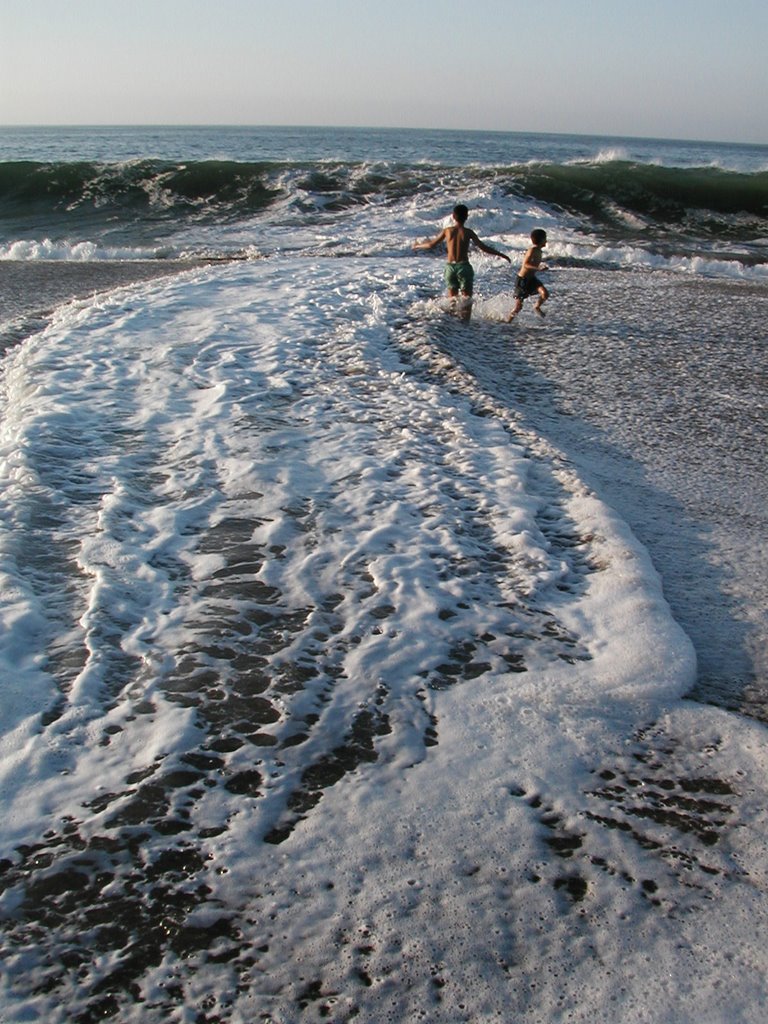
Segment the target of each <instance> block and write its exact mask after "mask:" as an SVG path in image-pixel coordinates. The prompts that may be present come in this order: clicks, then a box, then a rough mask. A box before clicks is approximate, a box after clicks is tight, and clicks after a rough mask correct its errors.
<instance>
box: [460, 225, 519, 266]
mask: <svg viewBox="0 0 768 1024" xmlns="http://www.w3.org/2000/svg"><path fill="white" fill-rule="evenodd" d="M469 237H470V238H471V239H472V241H473V242H474V243H475V245H476V246H477V248H478V249H480V250H481V251H482V252H487V253H488V255H489V256H500V257H501V258H502V259H503V260H506V261H507V263H511V262H512V261H511V260H510V258H509V256H507V255H506V253H503V252H499V250H498V249H494V248H493V246H490V245H486V244H485V242H481V241H480V239H479V238H478V237H477V235H476V234H475V232H474V231H470V233H469Z"/></svg>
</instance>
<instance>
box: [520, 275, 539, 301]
mask: <svg viewBox="0 0 768 1024" xmlns="http://www.w3.org/2000/svg"><path fill="white" fill-rule="evenodd" d="M542 287H543V285H542V283H541V281H540V280H539V279H538V277H536V275H535V274H531V276H530V277H520V276H519V275H518V277H517V280H516V281H515V298H516V299H520V301H521V302H522V301H523V299H527V298H528V296H529V295H535V294H536V292H537V291H538V290H539V288H542Z"/></svg>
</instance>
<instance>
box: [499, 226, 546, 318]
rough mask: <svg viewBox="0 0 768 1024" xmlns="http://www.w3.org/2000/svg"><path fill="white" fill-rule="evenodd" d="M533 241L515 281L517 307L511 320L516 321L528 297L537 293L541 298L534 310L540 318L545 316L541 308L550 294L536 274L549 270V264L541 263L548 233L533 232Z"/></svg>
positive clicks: (511, 314)
mask: <svg viewBox="0 0 768 1024" xmlns="http://www.w3.org/2000/svg"><path fill="white" fill-rule="evenodd" d="M531 241H532V242H533V245H532V246H531V247H530V249H529V250H528V252H527V253H526V254H525V256H524V257H523V262H522V264H521V265H520V269H519V270H518V272H517V280H516V281H515V306H514V309H513V310H512V312H511V313H510V314H509V319H510V320H514V318H515V317H516V316H517V314H518V313H519V312H520V310H521V309H522V308H523V302H524V301H525V300H526V299H527V298H528V296H529V295H535V294H537V293H538V296H539V297H538V299H537V300H536V302H535V304H534V307H533V308H534V311H535V312H536V313H538V314H539V316H544V311H543V309H542V308H541V307H542V305H543V304H544V303H545V302H546V301H547V299H548V298H549V292H548V291H547V289H546V288H545V287H544V285H543V284H542V283H541V281H540V280H539V279H538V277H537V276H536V272H537V271H538V270H547V269H548V267H547V264H546V263H542V262H541V250H542V249H543V248H544V246H545V245H546V244H547V232H546V231H543V230H542V229H541V228H536V229H535V230H534V231H532V232H531Z"/></svg>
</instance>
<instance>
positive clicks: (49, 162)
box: [0, 127, 768, 1024]
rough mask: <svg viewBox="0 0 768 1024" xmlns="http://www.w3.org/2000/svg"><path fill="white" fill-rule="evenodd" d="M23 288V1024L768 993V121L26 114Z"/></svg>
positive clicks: (585, 1009)
mask: <svg viewBox="0 0 768 1024" xmlns="http://www.w3.org/2000/svg"><path fill="white" fill-rule="evenodd" d="M457 202H463V203H465V204H466V205H467V206H468V207H469V210H470V217H469V221H468V225H469V226H470V227H472V228H473V229H474V230H475V231H476V232H477V234H478V235H479V237H480V238H481V239H482V240H483V241H484V242H486V243H488V244H490V245H491V246H493V247H494V248H496V249H498V250H500V251H502V252H504V253H507V254H508V255H509V256H510V258H511V260H512V265H511V267H510V265H509V264H508V263H506V262H504V261H502V260H499V259H497V258H495V257H493V256H490V255H487V254H485V253H483V252H481V251H479V250H477V249H475V250H474V251H473V254H472V262H473V264H474V267H475V271H476V279H475V296H474V302H473V306H472V312H471V318H469V319H467V318H465V317H460V316H455V315H452V314H453V313H454V312H456V311H455V310H454V309H453V308H452V307H451V305H450V303H449V302H448V301H447V300H446V299H445V298H444V297H443V295H442V292H443V262H444V253H443V252H441V251H439V250H435V251H434V252H428V253H424V252H415V251H414V250H413V243H414V242H415V241H417V240H422V239H425V238H429V237H434V236H435V235H436V234H437V233H438V232H439V231H440V230H441V229H442V227H443V226H445V225H446V224H447V223H448V222H449V218H450V212H451V209H452V207H453V206H454V204H455V203H457ZM535 227H542V228H544V229H545V230H546V232H547V235H548V244H547V247H546V250H545V260H546V262H547V264H548V265H549V270H548V271H546V273H545V274H543V275H542V277H543V279H544V280H545V283H546V284H547V287H548V288H549V290H550V293H551V297H550V300H549V302H548V303H547V306H546V307H545V308H546V313H547V315H546V317H545V318H539V317H536V316H535V315H534V313H533V310H532V308H531V303H530V301H529V302H527V303H526V305H525V307H524V309H523V311H522V312H521V313H520V315H519V316H518V317H517V318H516V319H515V320H514V321H513V322H511V323H510V322H508V316H509V312H510V310H511V308H512V305H513V301H514V299H513V287H514V277H515V267H516V265H518V264H519V262H520V259H521V257H522V254H523V253H524V251H525V249H526V248H527V245H528V244H529V236H530V232H531V230H532V229H533V228H535ZM0 298H1V299H2V302H1V303H0V353H1V355H0V474H1V475H2V489H1V490H0V579H1V580H2V588H1V589H0V602H1V603H0V609H1V612H0V614H2V632H1V633H0V801H1V805H0V806H1V810H2V813H1V814H0V837H1V838H2V845H1V846H0V928H1V929H2V943H0V958H1V959H2V966H3V970H2V972H0V1021H2V1022H3V1024H21V1022H27V1021H45V1022H46V1024H65V1022H66V1024H70V1022H75V1024H90V1022H92V1021H96V1020H105V1019H111V1020H115V1021H119V1022H121V1024H134V1022H136V1024H138V1022H141V1024H154V1022H160V1021H162V1022H173V1024H254V1022H267V1024H305V1022H307V1024H311V1022H321V1021H330V1022H333V1024H346V1022H352V1021H356V1022H365V1024H385V1022H387V1024H389V1022H391V1024H401V1022H408V1024H411V1022H417V1021H424V1022H427V1024H432V1022H434V1024H462V1022H466V1024H489V1022H492V1021H499V1022H505V1024H509V1022H515V1024H518V1022H519V1024H534V1022H542V1024H561V1022H562V1024H565V1022H584V1024H586V1022H589V1024H603V1022H604V1024H613V1022H616V1021H621V1022H622V1024H640V1022H650V1021H659V1022H660V1021H665V1022H667V1021H669V1022H674V1024H687V1022H691V1024H693V1022H694V1021H695V1022H696V1024H702V1022H717V1024H720V1022H726V1021H728V1022H732V1021H735V1020H738V1021H743V1022H753V1021H754V1022H759V1021H762V1020H763V1017H764V1006H765V1002H766V998H767V997H768V986H767V985H766V981H765V979H766V976H767V971H768V955H767V954H766V950H767V949H768V849H767V848H766V839H765V836H766V825H768V822H767V821H766V813H767V812H766V807H768V756H767V755H766V750H767V747H766V723H768V658H767V657H766V650H767V649H768V625H767V624H766V616H765V609H766V606H767V605H768V572H767V571H766V570H767V569H768V548H767V547H766V543H765V537H766V527H767V526H768V513H766V508H767V507H768V501H767V500H766V499H768V493H767V491H768V488H767V487H766V466H765V450H766V423H767V421H768V414H767V412H766V398H765V396H766V393H767V391H768V388H767V386H766V385H767V384H768V381H767V380H766V376H767V374H766V328H765V325H766V322H768V147H767V146H754V145H749V146H748V145H732V144H719V143H708V142H684V141H673V140H651V139H623V138H598V137H584V136H568V135H537V134H518V133H502V132H493V133H490V132H448V131H416V130H403V131H398V130H394V129H388V130H363V129H336V128H328V129H321V128H223V127H222V128H216V127H212V128H204V127H189V128H184V127H176V128H164V127H157V128H153V127H142V128H129V127H122V128H106V127H102V128H0Z"/></svg>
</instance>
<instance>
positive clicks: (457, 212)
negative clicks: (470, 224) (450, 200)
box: [453, 203, 469, 224]
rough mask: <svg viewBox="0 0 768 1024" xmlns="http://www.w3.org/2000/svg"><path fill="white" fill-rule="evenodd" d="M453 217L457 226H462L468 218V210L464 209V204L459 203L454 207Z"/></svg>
mask: <svg viewBox="0 0 768 1024" xmlns="http://www.w3.org/2000/svg"><path fill="white" fill-rule="evenodd" d="M453 216H454V217H455V218H456V220H457V221H458V222H459V224H463V223H464V221H465V220H466V219H467V217H468V216H469V210H468V209H467V208H466V206H465V205H464V203H459V205H458V206H454V208H453Z"/></svg>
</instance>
